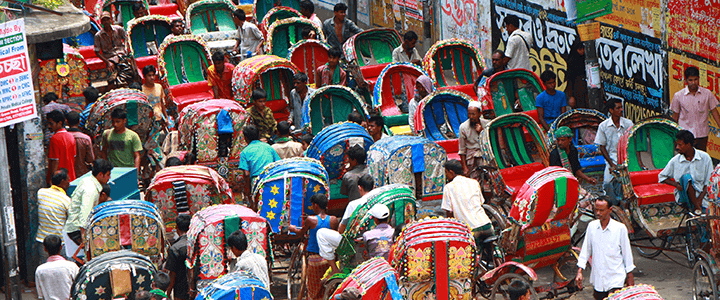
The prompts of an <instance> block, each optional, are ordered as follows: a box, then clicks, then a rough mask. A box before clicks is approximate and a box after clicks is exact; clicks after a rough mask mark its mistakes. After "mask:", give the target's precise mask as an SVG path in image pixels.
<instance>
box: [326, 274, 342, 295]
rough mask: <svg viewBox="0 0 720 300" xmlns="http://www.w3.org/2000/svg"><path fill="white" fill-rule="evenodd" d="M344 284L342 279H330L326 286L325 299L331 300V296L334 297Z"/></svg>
mask: <svg viewBox="0 0 720 300" xmlns="http://www.w3.org/2000/svg"><path fill="white" fill-rule="evenodd" d="M342 282H343V280H342V279H340V278H332V279H329V280H328V281H327V282H325V284H324V289H325V292H324V296H323V299H330V296H332V294H333V293H335V290H336V289H337V288H338V287H339V286H340V284H341V283H342Z"/></svg>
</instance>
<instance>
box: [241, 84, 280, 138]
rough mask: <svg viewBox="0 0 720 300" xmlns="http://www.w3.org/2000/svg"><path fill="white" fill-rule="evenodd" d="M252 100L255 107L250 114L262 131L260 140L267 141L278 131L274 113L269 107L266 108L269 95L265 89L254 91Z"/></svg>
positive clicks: (250, 110) (249, 110) (251, 108)
mask: <svg viewBox="0 0 720 300" xmlns="http://www.w3.org/2000/svg"><path fill="white" fill-rule="evenodd" d="M251 98H252V101H253V106H252V107H250V109H248V112H249V113H250V116H251V117H252V119H253V122H255V126H257V128H258V130H259V131H260V139H261V140H263V141H267V140H268V139H269V138H270V137H272V136H273V135H274V134H275V131H276V130H277V121H276V120H275V117H274V116H273V112H272V110H271V109H270V108H269V107H267V106H265V102H266V101H267V93H265V90H263V89H254V90H253V92H252V96H251Z"/></svg>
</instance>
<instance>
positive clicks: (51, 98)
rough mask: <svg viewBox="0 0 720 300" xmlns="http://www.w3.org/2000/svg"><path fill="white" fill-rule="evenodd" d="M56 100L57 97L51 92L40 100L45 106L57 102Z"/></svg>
mask: <svg viewBox="0 0 720 300" xmlns="http://www.w3.org/2000/svg"><path fill="white" fill-rule="evenodd" d="M57 99H58V95H57V94H55V93H53V92H49V93H47V94H45V96H43V98H42V100H43V103H45V104H48V103H50V102H53V101H57Z"/></svg>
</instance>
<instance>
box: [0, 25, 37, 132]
mask: <svg viewBox="0 0 720 300" xmlns="http://www.w3.org/2000/svg"><path fill="white" fill-rule="evenodd" d="M27 49H28V48H27V42H26V38H25V20H24V19H18V20H13V21H9V22H5V23H2V24H0V92H1V93H0V127H5V126H8V125H11V124H15V123H18V122H22V121H25V120H29V119H32V118H35V117H37V107H36V106H35V94H34V92H33V90H34V88H33V82H32V77H31V72H30V59H29V57H28V50H27Z"/></svg>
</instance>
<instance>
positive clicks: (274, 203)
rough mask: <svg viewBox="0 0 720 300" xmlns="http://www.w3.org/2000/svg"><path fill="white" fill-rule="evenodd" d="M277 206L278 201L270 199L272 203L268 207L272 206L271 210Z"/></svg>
mask: <svg viewBox="0 0 720 300" xmlns="http://www.w3.org/2000/svg"><path fill="white" fill-rule="evenodd" d="M277 204H278V203H277V201H275V199H270V202H269V203H268V205H270V208H276V207H277Z"/></svg>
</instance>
